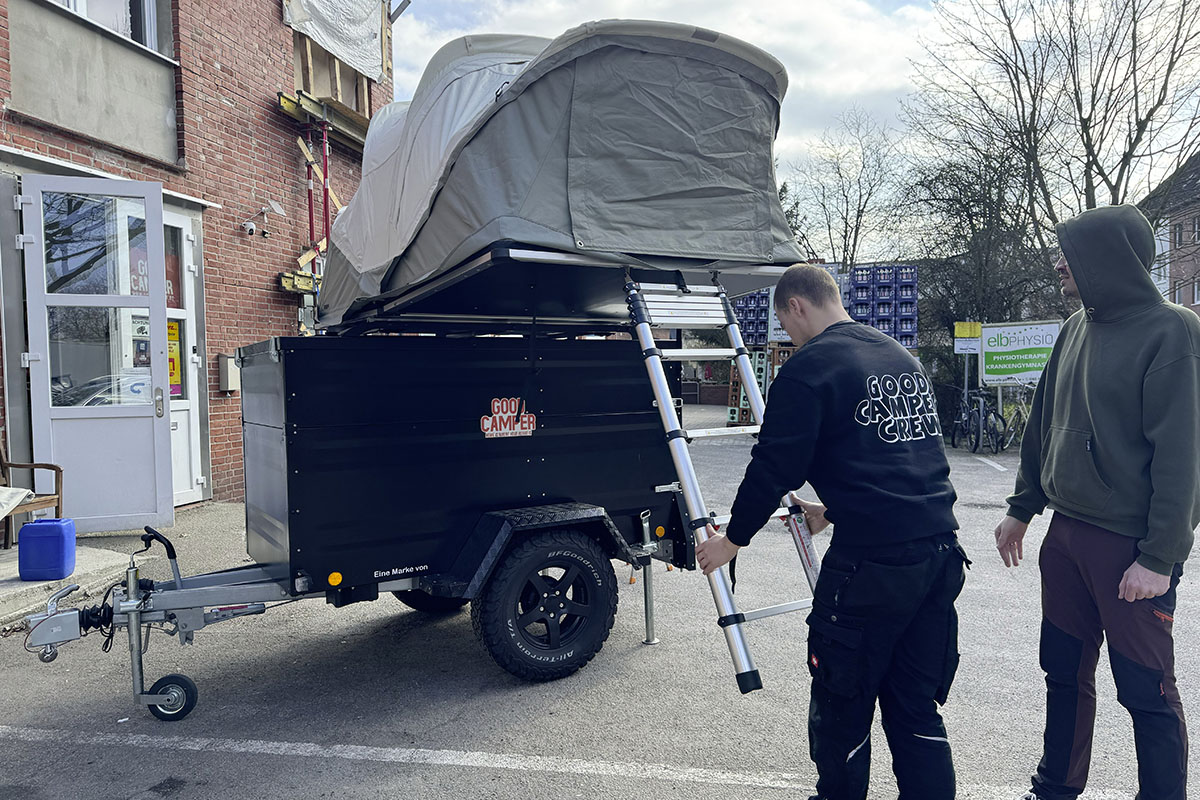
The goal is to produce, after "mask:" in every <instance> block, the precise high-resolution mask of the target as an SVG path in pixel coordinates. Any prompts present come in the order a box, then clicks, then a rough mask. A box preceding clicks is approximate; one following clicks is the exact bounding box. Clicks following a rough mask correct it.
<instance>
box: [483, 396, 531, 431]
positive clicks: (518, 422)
mask: <svg viewBox="0 0 1200 800" xmlns="http://www.w3.org/2000/svg"><path fill="white" fill-rule="evenodd" d="M479 430H481V431H483V435H484V438H487V439H497V438H500V437H503V436H532V435H533V432H534V431H535V430H537V417H536V416H534V415H533V414H528V413H526V412H525V401H523V400H522V399H521V398H519V397H495V398H492V413H491V415H490V416H486V417H480V418H479Z"/></svg>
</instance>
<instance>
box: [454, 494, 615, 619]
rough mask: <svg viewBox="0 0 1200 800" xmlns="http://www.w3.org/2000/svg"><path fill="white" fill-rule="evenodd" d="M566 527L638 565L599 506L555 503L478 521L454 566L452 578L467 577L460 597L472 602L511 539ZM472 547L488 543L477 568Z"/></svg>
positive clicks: (497, 514)
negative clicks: (473, 560) (473, 544)
mask: <svg viewBox="0 0 1200 800" xmlns="http://www.w3.org/2000/svg"><path fill="white" fill-rule="evenodd" d="M566 527H570V528H576V529H579V530H583V531H586V532H587V533H588V534H589V535H592V536H594V537H595V538H596V540H597V541H598V542H599V543H600V545H601V546H602V547H603V548H604V549H605V550H606V551H608V552H610V553H612V554H613V555H614V556H615V557H616V558H619V559H621V560H622V561H625V562H626V563H629V564H633V563H637V562H638V556H637V554H636V553H634V551H633V549H632V548H631V547H630V546H629V543H628V542H626V541H625V539H624V537H622V536H621V533H620V531H618V530H617V526H616V525H614V524H613V521H612V519H610V518H609V516H608V512H607V511H605V510H604V509H603V508H602V507H600V506H593V505H589V504H587V503H555V504H553V505H545V506H535V507H532V508H515V509H509V510H506V511H492V512H490V513H487V514H484V515H483V516H482V517H481V518H480V520H479V524H478V525H476V526H475V530H474V531H473V532H472V534H471V539H470V542H469V543H468V546H467V547H465V548H464V549H463V553H462V554H461V555H460V556H459V560H458V563H456V564H455V568H454V570H453V573H454V574H455V575H462V576H467V575H469V576H470V580H469V581H468V583H467V588H466V591H464V592H463V593H462V596H463V597H466V598H469V599H474V598H475V597H476V596H477V595H478V594H479V592H480V590H481V589H482V588H483V585H484V583H486V582H487V579H488V578H489V577H491V574H492V570H493V569H494V568H495V566H496V562H497V561H499V560H500V556H501V555H503V554H504V551H505V549H506V548H507V547H508V545H509V543H510V542H511V541H512V540H513V538H514V537H517V536H519V535H520V534H522V533H526V532H529V531H536V530H546V529H548V528H566ZM472 543H480V544H482V543H487V545H486V547H487V549H486V551H485V552H484V554H483V558H482V559H481V560H479V561H478V563H477V564H471V563H470V562H469V561H468V559H473V556H472V553H474V554H475V555H474V558H478V555H477V554H478V550H477V549H476V548H473V547H471V546H470V544H472ZM481 549H482V548H481Z"/></svg>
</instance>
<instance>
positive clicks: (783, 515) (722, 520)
mask: <svg viewBox="0 0 1200 800" xmlns="http://www.w3.org/2000/svg"><path fill="white" fill-rule="evenodd" d="M791 513H792V512H791V509H787V508H777V509H775V511H774V512H772V514H771V516H770V519H787V518H788V517H789V516H790V515H791ZM731 519H733V517H732V516H731V515H729V514H724V515H722V516H720V517H713V521H712V524H713V525H716V526H718V527H720V526H721V525H728V524H729V520H731Z"/></svg>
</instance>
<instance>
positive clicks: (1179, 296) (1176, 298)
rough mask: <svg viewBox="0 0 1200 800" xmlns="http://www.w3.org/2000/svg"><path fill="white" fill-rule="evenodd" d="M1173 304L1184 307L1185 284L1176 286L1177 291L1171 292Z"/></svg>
mask: <svg viewBox="0 0 1200 800" xmlns="http://www.w3.org/2000/svg"><path fill="white" fill-rule="evenodd" d="M1171 302H1172V303H1175V304H1176V305H1183V284H1176V285H1175V290H1174V291H1173V292H1171Z"/></svg>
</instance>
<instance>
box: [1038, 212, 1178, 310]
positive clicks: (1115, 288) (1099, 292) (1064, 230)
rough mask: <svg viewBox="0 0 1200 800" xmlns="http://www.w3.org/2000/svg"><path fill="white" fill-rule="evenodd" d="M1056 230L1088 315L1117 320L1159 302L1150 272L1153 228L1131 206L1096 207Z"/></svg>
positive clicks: (1157, 292) (1062, 223)
mask: <svg viewBox="0 0 1200 800" xmlns="http://www.w3.org/2000/svg"><path fill="white" fill-rule="evenodd" d="M1055 231H1056V232H1057V233H1058V243H1059V246H1060V247H1061V248H1062V251H1063V255H1064V256H1066V258H1067V264H1068V265H1069V266H1070V267H1071V275H1072V276H1073V277H1074V278H1075V284H1076V285H1077V286H1078V287H1079V299H1080V300H1081V301H1082V302H1083V308H1084V310H1085V311H1086V313H1087V316H1088V319H1091V320H1093V321H1095V322H1115V321H1117V320H1119V319H1122V318H1123V317H1126V316H1129V315H1130V314H1134V313H1137V312H1138V311H1142V310H1144V309H1146V308H1147V307H1149V306H1152V305H1158V304H1159V303H1162V302H1163V297H1162V294H1160V293H1159V291H1158V287H1156V286H1155V285H1154V280H1153V279H1152V278H1151V277H1150V266H1151V265H1152V264H1153V263H1154V231H1153V229H1151V227H1150V223H1149V222H1147V221H1146V218H1145V217H1144V216H1142V212H1140V211H1138V210H1137V208H1136V207H1135V206H1131V205H1119V206H1106V207H1104V208H1094V209H1092V210H1090V211H1085V212H1083V213H1082V214H1080V215H1079V216H1077V217H1074V218H1072V219H1069V220H1067V221H1066V222H1060V223H1059V224H1058V225H1057V226H1055Z"/></svg>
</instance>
